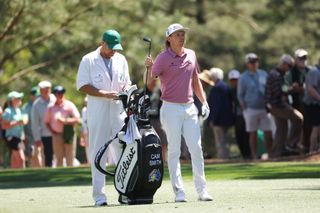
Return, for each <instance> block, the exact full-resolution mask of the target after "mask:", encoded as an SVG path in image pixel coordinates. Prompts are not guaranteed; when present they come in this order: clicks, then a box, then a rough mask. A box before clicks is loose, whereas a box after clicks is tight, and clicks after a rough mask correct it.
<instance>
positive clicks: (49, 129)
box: [0, 49, 320, 168]
mask: <svg viewBox="0 0 320 213" xmlns="http://www.w3.org/2000/svg"><path fill="white" fill-rule="evenodd" d="M307 59H308V52H307V51H306V50H303V49H298V50H296V51H295V53H294V57H292V56H290V55H288V54H284V55H283V56H281V58H280V59H279V62H278V64H276V65H275V66H274V68H273V69H272V70H271V71H270V72H266V71H264V70H262V69H260V68H259V60H260V58H259V57H258V55H256V54H255V53H248V54H247V55H246V56H245V59H244V63H245V67H246V69H245V70H244V71H243V72H242V73H241V72H240V71H238V70H236V69H233V70H230V71H229V72H228V73H224V71H223V70H222V69H220V68H218V67H213V68H211V69H209V70H204V71H203V72H202V73H200V79H201V80H202V82H203V84H204V88H205V90H206V92H207V99H208V104H209V107H210V115H209V118H208V120H207V121H203V126H205V125H206V124H207V126H208V128H209V129H211V130H212V134H213V135H214V137H213V139H212V140H210V143H209V144H205V145H204V147H205V149H204V152H205V153H206V152H208V150H207V148H206V147H208V146H214V147H215V152H216V155H215V156H216V157H217V158H220V159H230V137H228V135H230V132H231V131H230V130H231V129H233V132H234V135H235V141H236V144H237V146H238V148H239V153H240V154H241V156H242V158H243V159H258V158H260V157H261V156H260V154H261V153H259V152H258V138H259V137H258V133H259V132H260V133H262V132H263V134H262V135H263V136H264V137H263V143H264V150H265V152H266V153H267V156H268V158H276V157H281V156H287V155H294V154H313V153H317V152H319V139H320V65H315V66H309V65H308V64H307ZM225 74H227V75H226V76H227V77H228V81H224V75H225ZM51 87H52V85H51V83H50V82H49V81H41V82H40V83H39V84H38V85H37V86H36V87H32V88H31V90H30V94H29V95H28V97H29V100H28V101H27V102H26V103H25V104H24V105H22V98H23V96H24V94H23V93H20V92H18V91H11V92H10V93H9V94H8V95H7V100H6V101H5V104H4V106H3V107H0V118H1V122H0V123H1V134H0V135H1V137H0V139H1V145H0V147H1V149H0V164H2V165H3V164H4V155H5V150H9V152H8V154H9V156H10V158H9V159H10V167H11V168H25V167H26V166H28V167H43V166H45V167H60V166H73V165H75V164H76V159H75V153H76V143H77V142H76V141H77V136H76V131H75V127H76V126H77V125H78V124H82V125H81V131H80V135H79V138H80V140H79V141H80V145H81V146H83V147H85V150H86V152H85V153H86V154H85V156H84V158H85V159H86V161H87V162H89V158H88V151H87V147H88V128H87V119H86V102H85V101H86V100H85V101H84V107H83V109H82V110H81V116H80V113H79V111H78V109H77V108H76V106H75V105H74V104H73V103H72V101H70V100H67V99H66V98H65V97H64V94H65V92H66V90H65V88H64V87H62V86H60V85H58V86H55V87H54V88H53V90H51ZM149 92H150V96H151V97H153V98H154V97H155V96H154V95H153V94H152V91H151V90H150V91H149ZM157 94H158V93H157ZM157 97H158V98H156V99H157V100H156V101H155V100H153V99H152V100H153V101H154V102H155V103H156V104H155V105H157V106H156V108H160V107H161V103H160V104H159V98H160V95H158V96H157ZM157 110H159V109H157ZM158 116H159V115H158V114H157V115H154V116H153V117H151V118H150V119H151V120H152V124H154V125H155V128H156V129H157V130H158V129H159V130H161V131H163V130H162V129H161V124H160V122H157V121H158V120H159V119H157V118H158ZM81 118H82V119H81ZM161 137H162V138H163V137H166V135H165V133H164V132H163V133H161ZM204 137H206V135H204ZM163 140H165V139H163ZM205 140H206V139H205ZM4 144H5V145H4ZM163 144H164V145H165V144H166V143H163ZM4 146H6V147H7V148H5V147H4ZM165 149H166V147H165V146H164V153H166V152H165ZM205 156H207V155H205ZM209 157H212V156H211V155H210V156H209Z"/></svg>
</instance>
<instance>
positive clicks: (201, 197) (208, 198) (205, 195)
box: [198, 191, 213, 201]
mask: <svg viewBox="0 0 320 213" xmlns="http://www.w3.org/2000/svg"><path fill="white" fill-rule="evenodd" d="M198 200H200V201H213V198H212V197H211V196H210V195H209V193H208V192H207V191H205V192H202V193H201V194H199V198H198Z"/></svg>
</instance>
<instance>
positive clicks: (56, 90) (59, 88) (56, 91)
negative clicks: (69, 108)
mask: <svg viewBox="0 0 320 213" xmlns="http://www.w3.org/2000/svg"><path fill="white" fill-rule="evenodd" d="M65 92H66V90H65V88H64V87H63V86H60V85H58V86H55V87H54V88H53V94H64V93H65Z"/></svg>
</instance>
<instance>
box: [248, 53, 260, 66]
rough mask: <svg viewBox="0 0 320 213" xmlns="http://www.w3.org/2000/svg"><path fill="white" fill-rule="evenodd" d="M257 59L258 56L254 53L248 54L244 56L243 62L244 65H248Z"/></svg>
mask: <svg viewBox="0 0 320 213" xmlns="http://www.w3.org/2000/svg"><path fill="white" fill-rule="evenodd" d="M258 60H259V58H258V56H257V55H256V54H255V53H248V54H247V55H246V56H245V62H246V64H247V63H249V62H256V61H258Z"/></svg>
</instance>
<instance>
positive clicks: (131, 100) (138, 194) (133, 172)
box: [95, 87, 163, 204]
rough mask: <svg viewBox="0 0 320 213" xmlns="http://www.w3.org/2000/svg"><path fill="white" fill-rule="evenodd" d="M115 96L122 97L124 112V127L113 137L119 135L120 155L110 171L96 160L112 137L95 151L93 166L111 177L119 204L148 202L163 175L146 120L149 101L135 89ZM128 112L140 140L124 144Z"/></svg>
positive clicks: (158, 148) (155, 140)
mask: <svg viewBox="0 0 320 213" xmlns="http://www.w3.org/2000/svg"><path fill="white" fill-rule="evenodd" d="M135 88H136V87H135ZM119 99H121V100H122V103H123V106H124V109H125V111H126V113H127V115H128V116H127V118H126V119H125V125H124V127H123V128H122V130H121V131H120V132H119V133H118V134H117V135H116V137H115V138H114V139H116V138H119V142H120V143H121V144H122V147H123V151H122V155H121V157H120V160H119V162H118V164H117V166H116V168H115V171H113V172H110V171H107V170H104V169H102V167H101V166H100V160H101V158H102V156H103V155H104V153H105V151H106V149H107V148H108V146H109V144H110V143H112V142H118V140H114V139H112V140H110V141H108V142H107V143H105V145H104V146H103V147H101V149H100V150H99V152H98V153H97V155H96V158H95V166H96V167H97V169H98V170H99V171H100V172H102V173H103V174H106V175H110V176H113V177H114V186H115V188H116V190H117V191H118V192H119V202H120V203H125V204H150V203H152V202H153V196H154V194H155V192H156V191H157V189H158V188H159V187H160V186H161V183H162V178H163V160H162V148H161V144H160V138H159V136H158V135H157V133H156V132H155V130H154V129H153V128H152V126H151V125H150V122H149V120H148V119H147V117H148V114H149V113H150V100H149V98H147V96H146V95H145V94H144V95H143V91H140V92H139V90H137V89H135V90H134V91H131V92H128V94H126V93H124V94H122V95H119ZM129 115H131V116H133V118H134V122H135V123H136V125H137V127H138V131H139V133H140V135H141V139H139V140H134V141H132V142H131V143H126V142H124V141H123V140H122V139H123V136H124V134H125V133H126V131H127V128H128V124H129V120H130V118H129ZM131 122H132V120H131Z"/></svg>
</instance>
